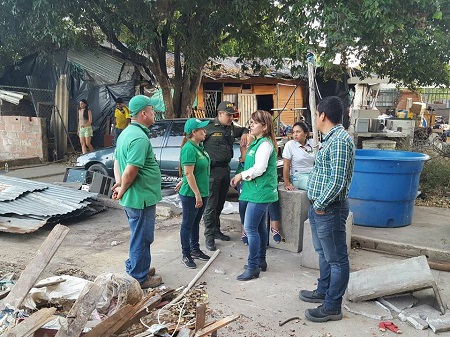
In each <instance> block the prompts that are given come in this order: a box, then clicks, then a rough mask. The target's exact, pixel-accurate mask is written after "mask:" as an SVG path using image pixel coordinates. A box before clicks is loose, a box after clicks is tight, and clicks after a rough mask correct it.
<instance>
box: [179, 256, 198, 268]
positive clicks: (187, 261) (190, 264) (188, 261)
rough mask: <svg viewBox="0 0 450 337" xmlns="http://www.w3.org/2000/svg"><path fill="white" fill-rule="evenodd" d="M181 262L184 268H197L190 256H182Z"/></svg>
mask: <svg viewBox="0 0 450 337" xmlns="http://www.w3.org/2000/svg"><path fill="white" fill-rule="evenodd" d="M181 263H183V264H184V265H185V266H186V268H190V269H195V268H197V265H196V264H195V262H194V260H193V259H192V257H190V256H183V258H182V259H181Z"/></svg>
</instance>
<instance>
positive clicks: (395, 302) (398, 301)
mask: <svg viewBox="0 0 450 337" xmlns="http://www.w3.org/2000/svg"><path fill="white" fill-rule="evenodd" d="M378 301H379V302H380V303H381V304H383V305H384V306H386V307H388V308H389V309H390V310H393V311H395V312H398V313H400V312H402V310H405V309H408V308H412V307H413V306H415V305H416V304H417V303H419V300H418V299H417V298H415V297H414V296H413V295H410V294H402V295H395V296H387V297H381V298H379V299H378Z"/></svg>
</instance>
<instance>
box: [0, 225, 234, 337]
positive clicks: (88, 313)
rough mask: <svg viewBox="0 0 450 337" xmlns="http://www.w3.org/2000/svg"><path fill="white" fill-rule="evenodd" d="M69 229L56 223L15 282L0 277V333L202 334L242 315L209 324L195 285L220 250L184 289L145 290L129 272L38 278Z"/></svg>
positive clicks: (59, 336) (201, 290)
mask: <svg viewBox="0 0 450 337" xmlns="http://www.w3.org/2000/svg"><path fill="white" fill-rule="evenodd" d="M68 231H69V229H68V228H67V227H65V226H62V225H56V226H55V228H54V229H53V230H52V232H51V233H50V234H49V236H48V237H47V239H46V240H45V241H44V243H43V244H42V246H41V247H40V249H39V250H38V252H37V254H36V256H35V257H34V258H33V260H32V261H30V263H29V264H28V265H27V267H26V268H25V270H24V271H23V272H22V274H21V275H20V277H19V279H18V280H17V281H16V282H13V275H12V274H10V275H9V276H6V277H3V279H2V280H0V335H2V336H3V335H5V336H8V337H15V336H16V337H22V336H55V337H69V336H70V337H76V336H84V337H100V336H104V337H106V336H120V337H128V336H138V337H145V336H164V337H166V336H179V337H192V336H195V337H201V336H207V335H209V334H212V333H215V331H217V330H218V329H220V328H221V327H223V326H226V325H227V324H229V323H231V322H233V321H234V320H236V319H238V318H239V316H238V315H232V316H228V317H225V318H223V319H221V320H218V321H216V322H212V323H210V324H206V322H205V321H206V304H207V298H208V297H207V294H206V290H205V286H204V284H202V283H200V284H198V285H197V286H195V284H196V282H197V281H198V279H199V278H200V277H201V276H202V274H203V273H204V272H205V270H206V269H207V268H208V266H209V265H210V264H211V263H212V262H213V261H214V259H215V258H216V257H217V255H218V254H219V252H220V251H216V252H215V254H214V255H213V256H212V257H211V259H210V261H209V262H208V263H207V264H206V265H205V266H204V267H203V268H202V269H201V270H200V271H199V272H198V274H197V275H196V277H195V278H194V279H193V280H192V281H191V282H190V283H189V285H187V286H186V287H181V288H179V289H176V290H174V289H168V288H166V287H164V286H162V287H160V288H158V289H154V290H150V291H148V292H146V293H145V292H144V291H143V290H142V289H141V287H140V285H139V283H138V282H137V281H136V280H135V279H133V278H132V277H130V276H128V275H122V274H103V275H99V276H98V277H97V278H96V279H95V280H94V281H93V282H92V281H89V280H86V279H83V278H79V277H74V276H70V275H60V276H53V277H50V278H47V279H44V280H41V281H39V282H37V280H38V278H39V276H40V275H41V273H42V272H43V270H44V268H45V267H46V266H47V265H48V263H49V262H50V260H51V258H52V257H53V255H54V254H55V252H56V251H57V249H58V248H59V246H60V245H61V243H62V241H63V240H64V238H65V236H66V235H67V233H68Z"/></svg>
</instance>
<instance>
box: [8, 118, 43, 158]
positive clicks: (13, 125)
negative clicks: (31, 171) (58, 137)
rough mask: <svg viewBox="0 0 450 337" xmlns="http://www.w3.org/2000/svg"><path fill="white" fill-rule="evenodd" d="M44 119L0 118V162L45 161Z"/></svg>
mask: <svg viewBox="0 0 450 337" xmlns="http://www.w3.org/2000/svg"><path fill="white" fill-rule="evenodd" d="M45 121H46V120H45V118H38V117H24V116H0V162H8V161H10V162H13V161H15V160H21V159H28V158H39V159H40V160H41V161H47V159H48V149H47V134H46V125H45Z"/></svg>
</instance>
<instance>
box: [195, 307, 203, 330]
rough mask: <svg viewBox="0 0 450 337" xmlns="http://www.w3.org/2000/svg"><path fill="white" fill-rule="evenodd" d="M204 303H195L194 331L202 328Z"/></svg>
mask: <svg viewBox="0 0 450 337" xmlns="http://www.w3.org/2000/svg"><path fill="white" fill-rule="evenodd" d="M205 315H206V304H205V303H200V304H197V307H196V309H195V331H198V330H200V329H203V327H204V326H205Z"/></svg>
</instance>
